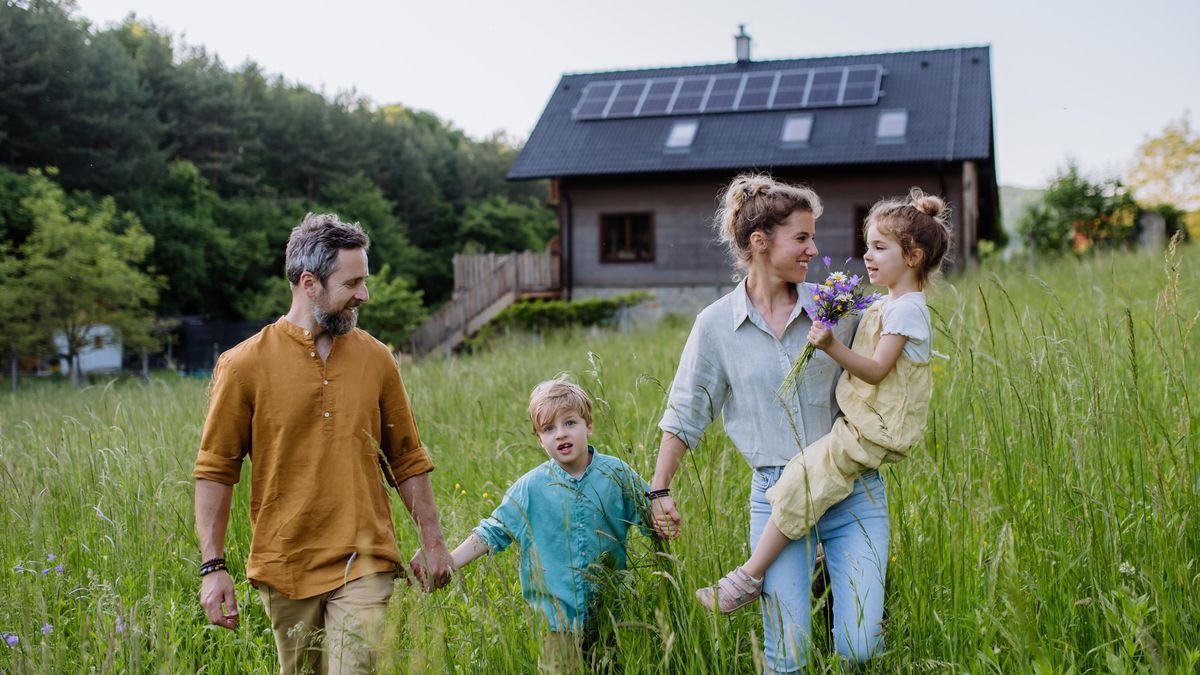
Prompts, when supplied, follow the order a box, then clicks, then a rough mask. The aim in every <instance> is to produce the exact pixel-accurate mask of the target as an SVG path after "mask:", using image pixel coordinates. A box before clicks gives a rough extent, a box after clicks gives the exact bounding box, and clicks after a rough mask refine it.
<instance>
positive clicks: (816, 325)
mask: <svg viewBox="0 0 1200 675" xmlns="http://www.w3.org/2000/svg"><path fill="white" fill-rule="evenodd" d="M808 343H809V344H810V345H812V346H814V347H816V348H817V349H820V350H821V351H825V350H827V349H829V346H830V345H832V344H833V331H831V330H829V326H826V325H825V324H823V323H821V322H820V321H814V322H813V325H812V328H809V329H808Z"/></svg>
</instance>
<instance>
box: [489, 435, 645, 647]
mask: <svg viewBox="0 0 1200 675" xmlns="http://www.w3.org/2000/svg"><path fill="white" fill-rule="evenodd" d="M588 452H589V453H591V463H590V464H589V465H588V467H587V469H585V470H584V472H583V474H582V475H581V476H579V478H574V477H572V476H571V475H570V474H569V473H567V472H566V471H564V470H563V468H562V467H561V466H559V465H558V462H555V461H554V460H549V461H547V462H545V463H544V464H541V465H540V466H538V467H537V468H535V469H533V470H532V471H530V472H529V473H526V474H525V475H524V476H521V478H520V479H518V480H517V482H516V483H513V485H512V487H510V488H509V489H508V492H507V493H505V495H504V500H503V501H502V502H501V503H500V506H498V507H496V510H495V511H493V512H492V515H491V516H489V517H488V518H485V519H483V521H481V522H480V523H479V526H478V527H476V528H475V530H474V531H475V534H477V535H479V537H480V538H481V539H483V541H484V543H485V544H487V546H488V548H489V549H491V552H492V553H498V552H500V551H503V550H504V549H506V548H508V546H509V545H510V544H512V543H513V542H517V543H518V544H519V545H520V547H521V561H520V576H521V594H522V595H523V596H524V598H525V601H526V602H528V603H529V604H530V605H531V606H533V607H534V608H535V609H537V610H539V611H540V612H541V613H542V614H544V615H545V616H546V619H547V621H549V623H550V629H551V630H576V629H578V628H580V627H581V626H582V625H583V622H584V621H586V619H587V618H588V617H587V609H588V604H589V603H590V602H591V601H592V600H593V596H594V590H595V585H594V583H593V581H592V580H593V579H595V578H596V576H597V575H598V574H601V573H603V569H602V568H609V569H615V570H623V569H625V562H626V558H627V556H626V552H625V542H626V539H627V537H628V534H629V528H630V526H632V525H637V524H643V525H644V523H641V517H640V516H639V511H640V509H642V508H646V507H647V504H646V498H645V492H646V490H648V489H649V486H648V485H647V484H646V482H645V481H644V480H642V478H641V477H640V476H638V474H637V472H636V471H634V470H633V469H632V468H630V466H629V465H628V464H626V463H625V462H623V461H621V460H619V459H617V458H616V457H612V456H609V455H604V454H601V453H599V452H596V449H595V448H593V447H591V446H588Z"/></svg>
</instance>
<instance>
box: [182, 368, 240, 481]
mask: <svg viewBox="0 0 1200 675" xmlns="http://www.w3.org/2000/svg"><path fill="white" fill-rule="evenodd" d="M252 416H253V406H252V404H251V401H250V398H249V396H247V395H246V392H245V391H244V390H243V388H242V385H241V382H240V381H239V380H238V376H237V371H236V370H235V369H234V367H233V364H232V363H230V359H229V357H228V355H222V356H221V358H219V359H217V365H216V366H214V367H213V376H212V396H211V398H210V400H209V405H208V417H207V418H206V419H205V420H204V431H203V432H202V434H201V436H200V450H199V452H197V453H196V466H195V469H194V470H193V472H192V475H193V476H194V477H195V478H198V479H203V480H211V481H215V482H217V483H223V484H225V485H236V484H237V482H238V480H240V479H241V475H242V460H243V459H244V458H245V457H246V453H247V452H248V451H249V450H250V419H251V417H252Z"/></svg>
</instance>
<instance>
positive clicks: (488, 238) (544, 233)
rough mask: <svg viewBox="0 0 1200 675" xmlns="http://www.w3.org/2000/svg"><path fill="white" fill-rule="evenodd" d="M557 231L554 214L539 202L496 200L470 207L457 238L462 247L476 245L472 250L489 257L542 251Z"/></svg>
mask: <svg viewBox="0 0 1200 675" xmlns="http://www.w3.org/2000/svg"><path fill="white" fill-rule="evenodd" d="M557 231H558V223H557V221H556V220H555V218H554V213H553V212H552V211H550V210H549V209H547V208H546V207H544V206H542V205H541V204H539V203H538V202H537V201H536V200H534V199H530V200H528V201H526V202H512V201H509V200H508V198H506V197H503V196H495V197H491V198H488V199H485V200H483V201H481V202H476V203H474V204H471V205H470V206H468V207H467V210H466V211H464V212H463V217H462V225H461V226H460V228H459V231H458V238H459V239H460V240H461V242H462V245H463V246H466V245H468V244H469V243H470V242H474V243H475V245H476V246H474V247H473V248H479V249H482V250H483V251H487V252H489V253H508V252H510V251H540V250H542V249H544V248H546V242H547V241H549V239H550V237H552V236H554V233H555V232H557Z"/></svg>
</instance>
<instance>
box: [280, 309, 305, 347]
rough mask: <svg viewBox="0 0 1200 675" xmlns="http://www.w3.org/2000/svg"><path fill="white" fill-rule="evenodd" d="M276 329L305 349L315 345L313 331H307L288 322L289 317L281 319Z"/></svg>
mask: <svg viewBox="0 0 1200 675" xmlns="http://www.w3.org/2000/svg"><path fill="white" fill-rule="evenodd" d="M275 327H276V328H278V329H279V330H281V331H283V334H284V335H286V336H288V337H290V338H292V339H293V340H295V341H296V342H299V343H300V344H302V345H304V346H305V347H310V346H312V345H313V344H314V343H313V336H312V331H310V330H305V329H304V328H301V327H300V326H297V325H296V324H294V323H292V322H291V321H288V320H287V317H283V316H281V317H279V320H278V321H276V322H275Z"/></svg>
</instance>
